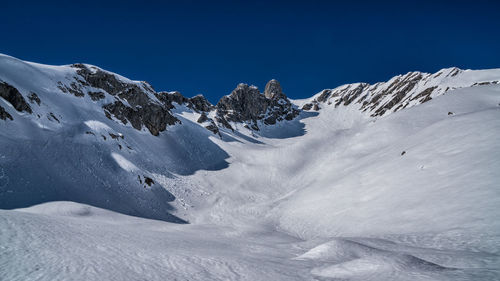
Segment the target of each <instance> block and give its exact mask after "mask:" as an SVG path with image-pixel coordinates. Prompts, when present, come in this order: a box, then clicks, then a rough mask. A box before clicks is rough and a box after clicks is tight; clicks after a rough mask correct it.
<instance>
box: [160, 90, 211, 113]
mask: <svg viewBox="0 0 500 281" xmlns="http://www.w3.org/2000/svg"><path fill="white" fill-rule="evenodd" d="M155 95H156V98H157V99H158V100H159V101H161V102H162V103H163V104H164V105H165V106H166V107H167V108H168V109H173V108H175V105H174V102H175V103H177V104H178V105H185V106H187V107H188V108H191V109H193V110H194V111H196V112H209V111H211V110H213V109H214V108H215V107H214V106H213V105H212V104H211V103H210V102H209V101H208V100H207V99H206V98H205V97H204V96H202V95H197V96H194V97H192V98H186V97H185V96H183V95H182V94H181V93H179V92H158V93H156V94H155Z"/></svg>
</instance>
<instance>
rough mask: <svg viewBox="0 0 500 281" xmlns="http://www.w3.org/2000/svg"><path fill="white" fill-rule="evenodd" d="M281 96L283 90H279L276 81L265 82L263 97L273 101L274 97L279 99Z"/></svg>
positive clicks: (279, 87) (279, 86)
mask: <svg viewBox="0 0 500 281" xmlns="http://www.w3.org/2000/svg"><path fill="white" fill-rule="evenodd" d="M282 95H283V89H281V85H280V82H278V80H276V79H272V80H271V81H269V82H267V84H266V88H265V90H264V96H266V98H268V99H274V98H275V97H281V96H282Z"/></svg>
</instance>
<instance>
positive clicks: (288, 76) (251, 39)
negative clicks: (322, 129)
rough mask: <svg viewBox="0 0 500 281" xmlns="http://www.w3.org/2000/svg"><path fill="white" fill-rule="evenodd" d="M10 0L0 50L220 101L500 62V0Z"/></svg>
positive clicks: (307, 92)
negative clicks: (272, 83) (246, 90)
mask: <svg viewBox="0 0 500 281" xmlns="http://www.w3.org/2000/svg"><path fill="white" fill-rule="evenodd" d="M4 2H5V1H4ZM9 2H11V3H2V4H1V13H0V14H1V16H0V27H1V31H2V32H1V39H0V52H1V53H5V54H8V55H11V56H15V57H18V58H21V59H24V60H29V61H35V62H40V63H45V64H56V65H57V64H70V63H75V62H85V63H90V64H95V65H98V66H100V67H102V68H105V69H107V70H110V71H113V72H117V73H119V74H122V75H124V76H127V77H129V78H131V79H135V80H146V81H148V82H150V83H151V84H152V85H153V87H154V88H155V89H156V90H169V91H170V90H179V91H181V92H182V93H183V94H184V95H186V96H193V95H196V94H198V93H202V94H204V95H205V96H207V97H208V98H209V99H210V100H211V101H212V102H216V101H217V100H218V99H219V97H221V96H222V95H226V94H229V93H230V91H231V90H232V89H233V88H234V87H235V86H236V85H237V84H238V83H240V82H245V83H249V84H254V85H256V86H258V87H259V88H261V89H262V88H263V87H264V85H265V83H266V82H267V81H268V80H270V79H271V78H276V79H278V80H279V81H280V82H281V84H282V86H283V88H284V90H285V93H287V94H288V95H289V96H290V97H292V98H303V97H309V96H311V95H313V94H314V93H316V92H318V91H320V90H321V89H324V88H333V87H336V86H338V85H341V84H344V83H350V82H359V81H363V82H376V81H384V80H387V79H388V78H390V77H392V76H394V75H396V74H400V73H406V72H408V71H413V70H420V71H427V72H434V71H437V70H439V69H441V68H444V67H450V66H458V67H461V68H472V69H477V68H498V67H500V1H490V3H488V2H485V1H479V0H476V1H442V2H440V1H432V2H431V1H428V2H426V1H415V2H411V1H399V2H395V1H394V2H378V1H366V2H355V1H346V2H345V3H344V4H339V3H335V2H336V1H313V0H308V1H302V2H294V1H248V2H238V1H224V2H222V1H156V2H155V1H116V2H111V1H108V2H105V1H64V2H62V1H61V2H59V3H58V2H50V1H33V2H26V1H22V0H20V1H9ZM209 2H210V3H209Z"/></svg>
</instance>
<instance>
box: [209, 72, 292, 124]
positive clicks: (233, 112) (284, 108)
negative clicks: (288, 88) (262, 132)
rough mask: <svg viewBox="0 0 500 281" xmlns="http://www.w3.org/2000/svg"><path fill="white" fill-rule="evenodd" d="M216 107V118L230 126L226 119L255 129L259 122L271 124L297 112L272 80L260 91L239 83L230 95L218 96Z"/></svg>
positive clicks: (288, 118)
mask: <svg viewBox="0 0 500 281" xmlns="http://www.w3.org/2000/svg"><path fill="white" fill-rule="evenodd" d="M216 108H217V114H216V115H217V121H218V122H219V123H220V124H222V125H223V126H224V127H226V128H230V129H232V127H231V126H230V125H229V122H239V123H246V125H247V127H249V128H251V129H253V130H259V125H258V123H259V121H262V122H263V123H264V124H266V125H272V124H276V122H278V121H283V120H292V119H293V118H295V117H296V116H297V115H298V114H299V110H298V109H296V108H295V107H294V106H293V105H292V103H291V102H290V100H289V99H288V98H287V97H286V96H285V95H284V94H283V90H282V89H281V85H280V84H279V82H278V81H276V80H274V79H273V80H271V81H269V82H268V83H267V85H266V89H265V91H264V94H262V93H261V92H260V91H259V89H258V88H257V87H255V86H249V85H247V84H244V83H240V84H238V86H237V87H236V89H234V90H233V91H232V92H231V94H230V95H228V96H225V97H223V98H222V99H220V101H219V102H218V103H217V106H216ZM228 121H229V122H228Z"/></svg>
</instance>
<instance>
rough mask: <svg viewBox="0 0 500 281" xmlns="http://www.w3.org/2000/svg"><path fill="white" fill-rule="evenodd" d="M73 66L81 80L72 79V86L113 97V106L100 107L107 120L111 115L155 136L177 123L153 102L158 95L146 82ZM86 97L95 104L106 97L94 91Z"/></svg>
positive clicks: (168, 113)
mask: <svg viewBox="0 0 500 281" xmlns="http://www.w3.org/2000/svg"><path fill="white" fill-rule="evenodd" d="M72 67H74V68H77V71H76V73H77V74H78V75H79V76H80V77H81V78H79V77H75V80H76V81H77V82H73V83H79V84H77V86H75V88H77V89H80V88H79V87H82V86H91V87H93V88H97V89H101V90H102V91H104V92H106V93H108V94H110V95H112V96H114V97H115V101H114V102H113V103H109V104H105V105H103V109H104V113H105V115H106V116H107V117H108V118H110V119H111V117H112V116H114V117H115V118H116V119H118V120H120V121H121V122H122V123H123V124H127V123H128V122H130V124H131V125H132V127H134V128H135V129H137V130H141V129H142V127H143V126H144V127H146V128H147V129H148V130H149V132H150V133H151V134H152V135H154V136H158V135H159V134H160V132H162V131H165V130H166V129H167V125H174V124H175V123H176V122H179V120H178V119H177V118H175V117H174V116H173V115H172V113H171V112H170V110H169V109H170V108H168V107H165V106H164V105H163V104H161V103H158V101H156V100H155V99H154V96H157V93H156V92H155V91H154V89H153V88H152V87H151V85H149V84H148V83H146V82H141V83H140V84H139V83H127V82H126V81H122V80H121V79H119V78H118V77H116V76H115V75H113V74H111V73H109V72H106V71H103V70H101V69H99V68H97V67H92V66H86V65H83V64H74V65H72ZM71 85H72V84H71ZM70 88H71V87H70ZM88 94H89V95H90V97H91V99H92V100H94V101H97V100H101V99H104V98H105V93H103V92H94V91H93V92H89V93H88Z"/></svg>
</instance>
